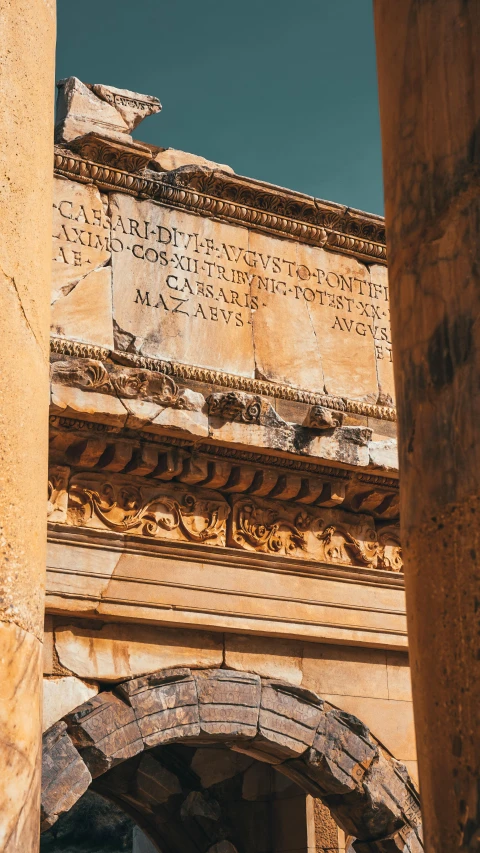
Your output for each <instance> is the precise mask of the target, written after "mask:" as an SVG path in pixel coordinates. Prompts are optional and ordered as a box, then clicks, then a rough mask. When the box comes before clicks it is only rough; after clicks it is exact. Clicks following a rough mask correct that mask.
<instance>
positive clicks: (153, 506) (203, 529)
mask: <svg viewBox="0 0 480 853" xmlns="http://www.w3.org/2000/svg"><path fill="white" fill-rule="evenodd" d="M68 491H69V494H68V511H67V523H68V524H71V525H74V526H81V527H91V528H96V529H100V530H102V529H103V530H113V531H115V532H116V533H125V534H135V535H138V536H147V537H150V538H153V539H168V540H173V541H177V542H178V541H185V542H196V543H208V544H209V545H224V544H225V531H226V519H227V517H228V515H229V512H230V508H229V506H228V504H227V502H226V501H225V500H223V499H222V497H221V496H220V495H218V494H215V493H212V492H204V491H195V493H193V492H190V491H188V490H187V489H185V488H184V487H183V488H182V487H180V486H172V485H167V484H163V483H162V484H158V483H155V484H154V483H142V482H135V481H134V480H133V479H132V478H129V477H123V476H112V477H108V478H107V477H105V475H99V474H77V475H75V476H73V477H72V478H71V480H70V483H69V489H68Z"/></svg>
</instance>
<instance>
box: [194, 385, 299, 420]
mask: <svg viewBox="0 0 480 853" xmlns="http://www.w3.org/2000/svg"><path fill="white" fill-rule="evenodd" d="M207 405H208V413H209V415H211V416H212V417H217V418H222V420H224V421H239V422H240V423H244V424H262V425H263V426H284V425H285V422H284V421H283V420H282V419H281V418H279V417H278V415H277V413H276V412H275V409H274V408H273V407H272V406H271V405H270V403H268V402H267V401H266V400H263V399H262V397H260V396H259V395H254V394H243V393H242V392H241V391H228V392H227V393H225V394H210V396H209V397H207Z"/></svg>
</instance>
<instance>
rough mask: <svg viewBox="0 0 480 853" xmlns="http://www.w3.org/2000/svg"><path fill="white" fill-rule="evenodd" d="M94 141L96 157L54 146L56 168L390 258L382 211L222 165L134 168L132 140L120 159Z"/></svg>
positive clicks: (110, 187) (316, 242) (365, 256)
mask: <svg viewBox="0 0 480 853" xmlns="http://www.w3.org/2000/svg"><path fill="white" fill-rule="evenodd" d="M96 141H97V145H96V147H95V148H91V150H90V149H89V154H90V156H94V157H95V161H94V160H90V159H85V158H84V157H82V156H81V155H80V154H79V153H76V152H73V151H71V150H69V149H68V148H66V147H64V146H56V147H55V157H54V168H55V173H56V174H57V175H60V176H61V177H65V178H69V179H71V180H75V181H82V182H84V183H90V182H93V183H95V184H96V185H97V186H98V187H99V188H100V189H102V190H106V191H109V192H121V193H128V194H129V195H134V196H137V197H139V198H145V199H146V198H150V199H152V200H153V201H156V202H159V203H160V204H166V205H169V206H171V207H177V208H181V209H183V210H188V211H190V212H192V213H197V214H200V215H202V216H209V217H214V218H216V219H221V220H225V221H227V222H233V223H235V224H239V225H243V226H246V227H249V228H254V229H255V230H259V231H264V232H268V233H270V234H274V235H276V236H279V237H285V238H288V239H290V240H296V241H301V242H303V243H308V244H310V245H313V246H318V247H320V248H325V249H329V250H330V251H333V252H341V253H342V254H346V255H351V256H353V257H356V258H358V259H359V260H361V261H364V262H365V261H366V262H367V263H381V264H386V246H385V223H384V219H383V217H381V216H376V215H374V214H369V213H364V212H363V211H360V210H355V209H353V208H348V207H345V206H343V205H339V204H335V203H333V202H329V201H324V200H322V199H317V198H314V197H313V196H308V195H303V194H302V193H297V192H294V191H292V190H287V189H284V188H282V187H277V186H274V185H273V184H268V183H264V182H261V181H256V180H254V179H252V178H245V177H242V176H240V175H233V174H230V173H227V172H222V171H221V170H220V169H219V170H212V169H207V168H205V167H200V166H183V167H181V168H179V169H175V170H173V171H171V172H155V171H153V170H151V169H143V170H142V171H138V172H136V171H133V169H134V168H136V166H137V165H138V163H137V160H138V156H137V157H135V156H134V155H136V151H135V150H134V149H133V148H132V157H131V158H130V159H129V158H128V156H126V154H125V151H124V150H123V149H122V157H121V159H120V160H116V159H115V157H114V156H113V155H112V152H111V151H110V148H109V145H108V143H107V142H105V145H104V147H107V148H108V149H109V150H108V155H109V156H108V158H106V156H105V152H103V151H102V145H101V144H98V139H97V140H96ZM100 142H101V140H100ZM106 162H107V163H108V165H106ZM114 163H117V164H118V165H121V166H122V167H123V168H118V165H117V167H115V166H114V165H113V164H114ZM126 165H127V166H129V168H131V169H132V171H128V170H127V169H126V168H125V166H126Z"/></svg>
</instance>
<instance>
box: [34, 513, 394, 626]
mask: <svg viewBox="0 0 480 853" xmlns="http://www.w3.org/2000/svg"><path fill="white" fill-rule="evenodd" d="M48 542H49V543H52V544H54V545H62V546H63V545H65V546H67V547H72V548H81V549H82V551H84V550H85V549H88V551H89V552H90V553H97V552H98V553H99V552H101V551H114V552H115V553H128V554H132V555H139V556H140V557H142V556H144V557H154V558H156V559H158V558H159V557H162V558H165V559H175V560H186V561H187V562H188V561H192V560H193V561H195V560H197V561H198V562H199V563H201V564H202V565H212V566H217V565H218V566H222V565H225V562H228V565H229V567H233V568H235V569H237V568H238V569H248V570H251V571H255V572H262V573H265V572H266V573H272V572H273V573H274V574H278V573H280V574H281V575H287V576H295V577H305V578H312V577H313V578H321V579H331V578H339V579H341V580H343V581H346V582H348V583H359V582H360V583H362V584H363V585H365V586H372V587H377V586H380V587H384V588H385V589H403V586H404V578H403V574H401V573H397V572H392V571H385V570H384V569H381V568H379V567H377V568H374V569H373V568H365V567H364V566H344V565H342V564H341V563H328V564H327V563H319V562H318V561H316V560H297V559H296V558H295V557H291V558H290V559H289V560H281V559H279V557H278V555H276V554H273V555H272V554H265V553H258V554H257V553H256V552H255V551H246V550H244V549H242V548H237V547H235V548H232V547H229V546H228V545H227V546H225V547H222V548H218V547H217V546H216V545H211V544H210V543H208V542H204V543H201V544H196V543H189V542H172V541H171V540H167V539H152V538H149V537H142V536H137V535H134V534H132V535H131V536H126V537H124V536H123V535H122V534H121V533H116V532H114V531H112V530H107V529H104V530H100V529H98V530H96V531H95V537H94V539H93V538H92V534H91V530H89V529H85V528H82V527H71V526H69V525H67V524H61V523H51V522H50V521H49V523H48ZM50 570H51V571H55V569H54V568H53V567H51V569H50ZM62 572H64V573H66V574H67V575H70V574H71V575H80V576H83V575H85V576H88V577H95V578H97V577H102V574H101V572H98V571H94V570H93V569H90V568H89V569H88V571H85V572H84V570H83V569H82V570H81V569H79V568H78V567H72V568H71V569H70V568H69V569H67V568H66V567H64V568H63V569H62ZM179 583H182V581H181V580H180V581H179ZM188 588H189V589H190V588H191V589H198V587H196V586H193V585H192V586H189V587H188ZM212 589H213V587H212ZM266 589H267V590H268V586H267V587H266ZM229 592H231V593H232V594H237V595H241V594H242V592H241V591H239V590H237V591H236V592H235V591H234V590H233V589H231V590H229ZM256 597H258V598H260V599H262V598H268V599H270V598H272V597H273V598H275V597H276V593H275V591H274V590H273V589H271V590H270V591H268V592H265V593H262V592H260V591H259V592H258V593H257V594H256ZM299 601H301V599H299ZM322 604H325V605H326V606H332V602H326V601H324V602H323V601H322ZM333 606H334V607H337V606H338V605H337V604H335V602H333ZM348 606H349V608H351V609H352V610H353V611H359V612H362V611H365V610H368V612H373V613H380V614H382V613H385V612H388V613H389V614H393V615H396V616H403V615H404V610H403V609H400V610H398V609H393V610H392V608H384V607H383V606H375V604H374V603H373V600H372V601H371V602H370V603H369V604H365V603H363V604H353V603H351V604H349V605H348ZM405 636H406V632H405Z"/></svg>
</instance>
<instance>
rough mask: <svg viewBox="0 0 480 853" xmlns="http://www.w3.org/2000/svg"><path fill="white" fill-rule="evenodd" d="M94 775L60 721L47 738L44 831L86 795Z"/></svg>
mask: <svg viewBox="0 0 480 853" xmlns="http://www.w3.org/2000/svg"><path fill="white" fill-rule="evenodd" d="M91 781H92V776H91V774H90V771H89V769H88V767H87V766H86V764H85V762H84V761H83V759H82V757H81V756H80V754H79V752H78V750H77V749H75V747H74V745H73V743H72V741H71V739H70V737H69V736H68V733H67V724H66V723H65V722H64V721H63V720H60V722H59V723H55V725H54V726H52V727H51V728H50V729H48V731H47V732H45V734H44V736H43V754H42V799H41V817H40V820H41V824H40V831H41V832H44V831H45V830H46V829H49V828H50V827H51V826H53V824H54V823H55V822H56V821H57V820H58V818H59V817H60V815H61V814H63V813H64V812H68V811H69V809H71V808H72V806H73V805H74V804H75V803H76V802H77V800H78V799H79V798H80V797H81V796H82V794H84V793H85V791H86V790H87V788H88V786H89V785H90V782H91Z"/></svg>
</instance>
